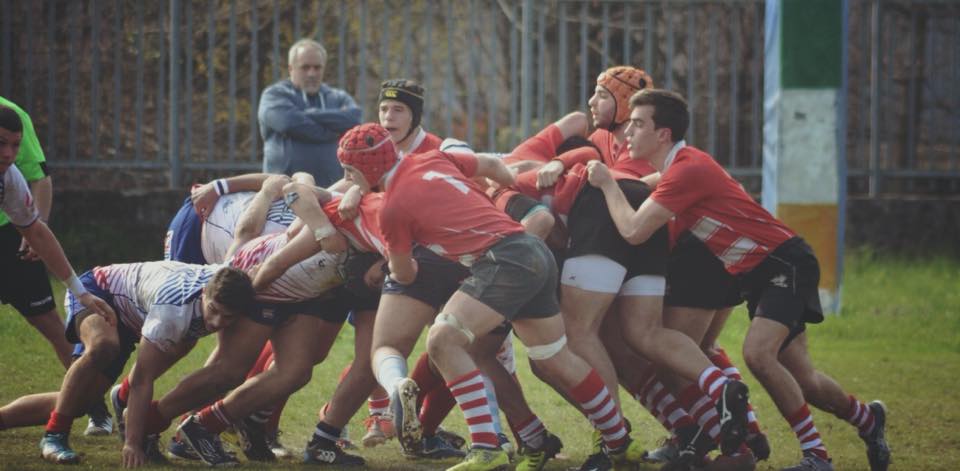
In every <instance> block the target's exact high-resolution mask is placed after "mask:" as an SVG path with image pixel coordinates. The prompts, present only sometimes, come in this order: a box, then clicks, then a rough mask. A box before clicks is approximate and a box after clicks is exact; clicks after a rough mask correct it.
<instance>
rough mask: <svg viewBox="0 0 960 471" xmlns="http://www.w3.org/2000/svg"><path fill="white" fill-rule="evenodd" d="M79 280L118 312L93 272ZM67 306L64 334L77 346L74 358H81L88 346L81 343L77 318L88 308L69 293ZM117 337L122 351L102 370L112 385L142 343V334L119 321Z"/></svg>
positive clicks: (109, 295)
mask: <svg viewBox="0 0 960 471" xmlns="http://www.w3.org/2000/svg"><path fill="white" fill-rule="evenodd" d="M79 278H80V282H81V283H83V286H84V288H86V289H87V291H89V292H90V294H92V295H94V296H96V297H98V298H100V299H102V300H103V301H104V302H106V303H107V304H109V305H110V307H111V308H113V310H115V311H116V310H118V309H117V308H116V305H115V303H114V299H113V295H112V294H110V293H109V292H107V291H104V290H103V289H101V288H100V286H98V285H97V282H96V281H95V280H94V278H93V272H91V271H87V272H86V273H84V274H82V275H80V277H79ZM65 304H66V306H65V307H64V309H65V310H66V312H67V323H66V324H67V325H66V331H65V332H64V334H65V336H66V337H67V341H68V342H70V343H73V344H76V345H75V346H74V350H73V357H74V358H79V357H80V356H82V355H83V352H84V351H85V350H86V346H85V345H84V344H83V343H81V342H80V332H79V331H78V330H77V316H79V315H80V314H82V313H83V312H84V311H85V310H86V308H85V307H84V306H83V305H82V304H80V301H79V300H78V299H77V298H76V297H75V296H74V295H73V293H71V292H69V291H68V292H67V298H66V303H65ZM117 336H118V337H119V339H120V349H119V351H117V356H115V357H114V358H113V359H111V360H110V363H109V364H108V365H107V366H106V368H104V369H103V370H101V372H102V373H103V374H104V375H105V376H106V377H107V378H108V379H110V381H111V382H112V383H115V382H116V381H117V378H119V377H120V374H121V373H123V368H124V367H125V366H126V365H127V360H129V359H130V355H132V354H133V351H134V350H136V348H137V344H138V343H140V332H136V331H134V330H132V329H130V327H128V326H127V325H126V324H125V323H123V322H121V321H120V320H119V319H118V321H117Z"/></svg>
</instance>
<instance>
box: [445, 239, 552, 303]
mask: <svg viewBox="0 0 960 471" xmlns="http://www.w3.org/2000/svg"><path fill="white" fill-rule="evenodd" d="M559 278H560V275H559V273H558V272H557V264H556V262H555V261H554V259H553V254H552V253H550V249H548V248H547V244H545V243H544V242H543V241H542V240H540V239H538V238H537V237H535V236H532V235H530V234H527V233H526V232H521V233H518V234H513V235H511V236H508V237H507V238H505V239H503V240H501V241H500V242H497V243H496V244H494V245H493V246H492V247H490V248H489V249H487V251H486V252H485V253H484V254H483V256H482V257H480V258H479V259H478V260H477V261H476V262H474V264H473V265H472V266H471V267H470V277H469V278H467V279H466V280H465V281H464V282H463V285H462V286H460V291H462V292H464V293H466V294H467V295H469V296H470V297H472V298H474V299H476V300H477V301H480V302H482V303H483V304H486V305H487V306H488V307H490V308H491V309H493V310H494V311H497V313H499V314H500V315H501V316H503V317H505V318H506V319H507V320H509V321H512V320H514V319H528V318H545V317H551V316H554V315H556V314H559V313H560V304H559V302H558V301H557V282H558V280H559Z"/></svg>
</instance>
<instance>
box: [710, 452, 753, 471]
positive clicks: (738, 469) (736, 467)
mask: <svg viewBox="0 0 960 471" xmlns="http://www.w3.org/2000/svg"><path fill="white" fill-rule="evenodd" d="M700 469H701V470H702V471H753V470H755V469H757V460H756V459H755V458H754V457H753V453H751V452H750V450H742V451H741V452H740V453H737V454H736V455H733V456H727V455H720V456H718V457H716V458H714V459H713V460H712V461H709V462H707V463H706V464H705V465H704V466H703V467H702V468H700Z"/></svg>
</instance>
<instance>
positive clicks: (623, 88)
mask: <svg viewBox="0 0 960 471" xmlns="http://www.w3.org/2000/svg"><path fill="white" fill-rule="evenodd" d="M597 85H600V86H601V87H603V88H606V89H607V91H609V92H610V94H611V95H613V98H614V100H615V101H616V104H617V107H616V109H615V113H614V116H613V126H618V125H620V124H623V123H625V122H627V120H629V119H630V97H631V96H633V94H634V93H637V92H639V91H640V90H643V89H645V88H653V79H652V78H650V75H648V74H647V73H646V72H644V71H643V70H641V69H638V68H636V67H630V66H626V65H618V66H616V67H611V68H609V69H607V70H605V71H603V72H602V73H601V74H600V76H599V77H597Z"/></svg>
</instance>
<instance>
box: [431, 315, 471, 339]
mask: <svg viewBox="0 0 960 471" xmlns="http://www.w3.org/2000/svg"><path fill="white" fill-rule="evenodd" d="M433 323H434V324H446V325H449V326H450V327H453V328H454V329H457V330H459V331H460V332H463V335H466V336H467V343H473V341H474V339H476V338H477V336H476V335H473V332H470V330H469V329H467V328H466V327H464V326H463V324H461V323H460V320H459V319H457V318H456V317H454V316H453V315H451V314H447V313H445V312H441V313H440V314H439V315H438V316H437V318H436V319H434V321H433Z"/></svg>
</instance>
